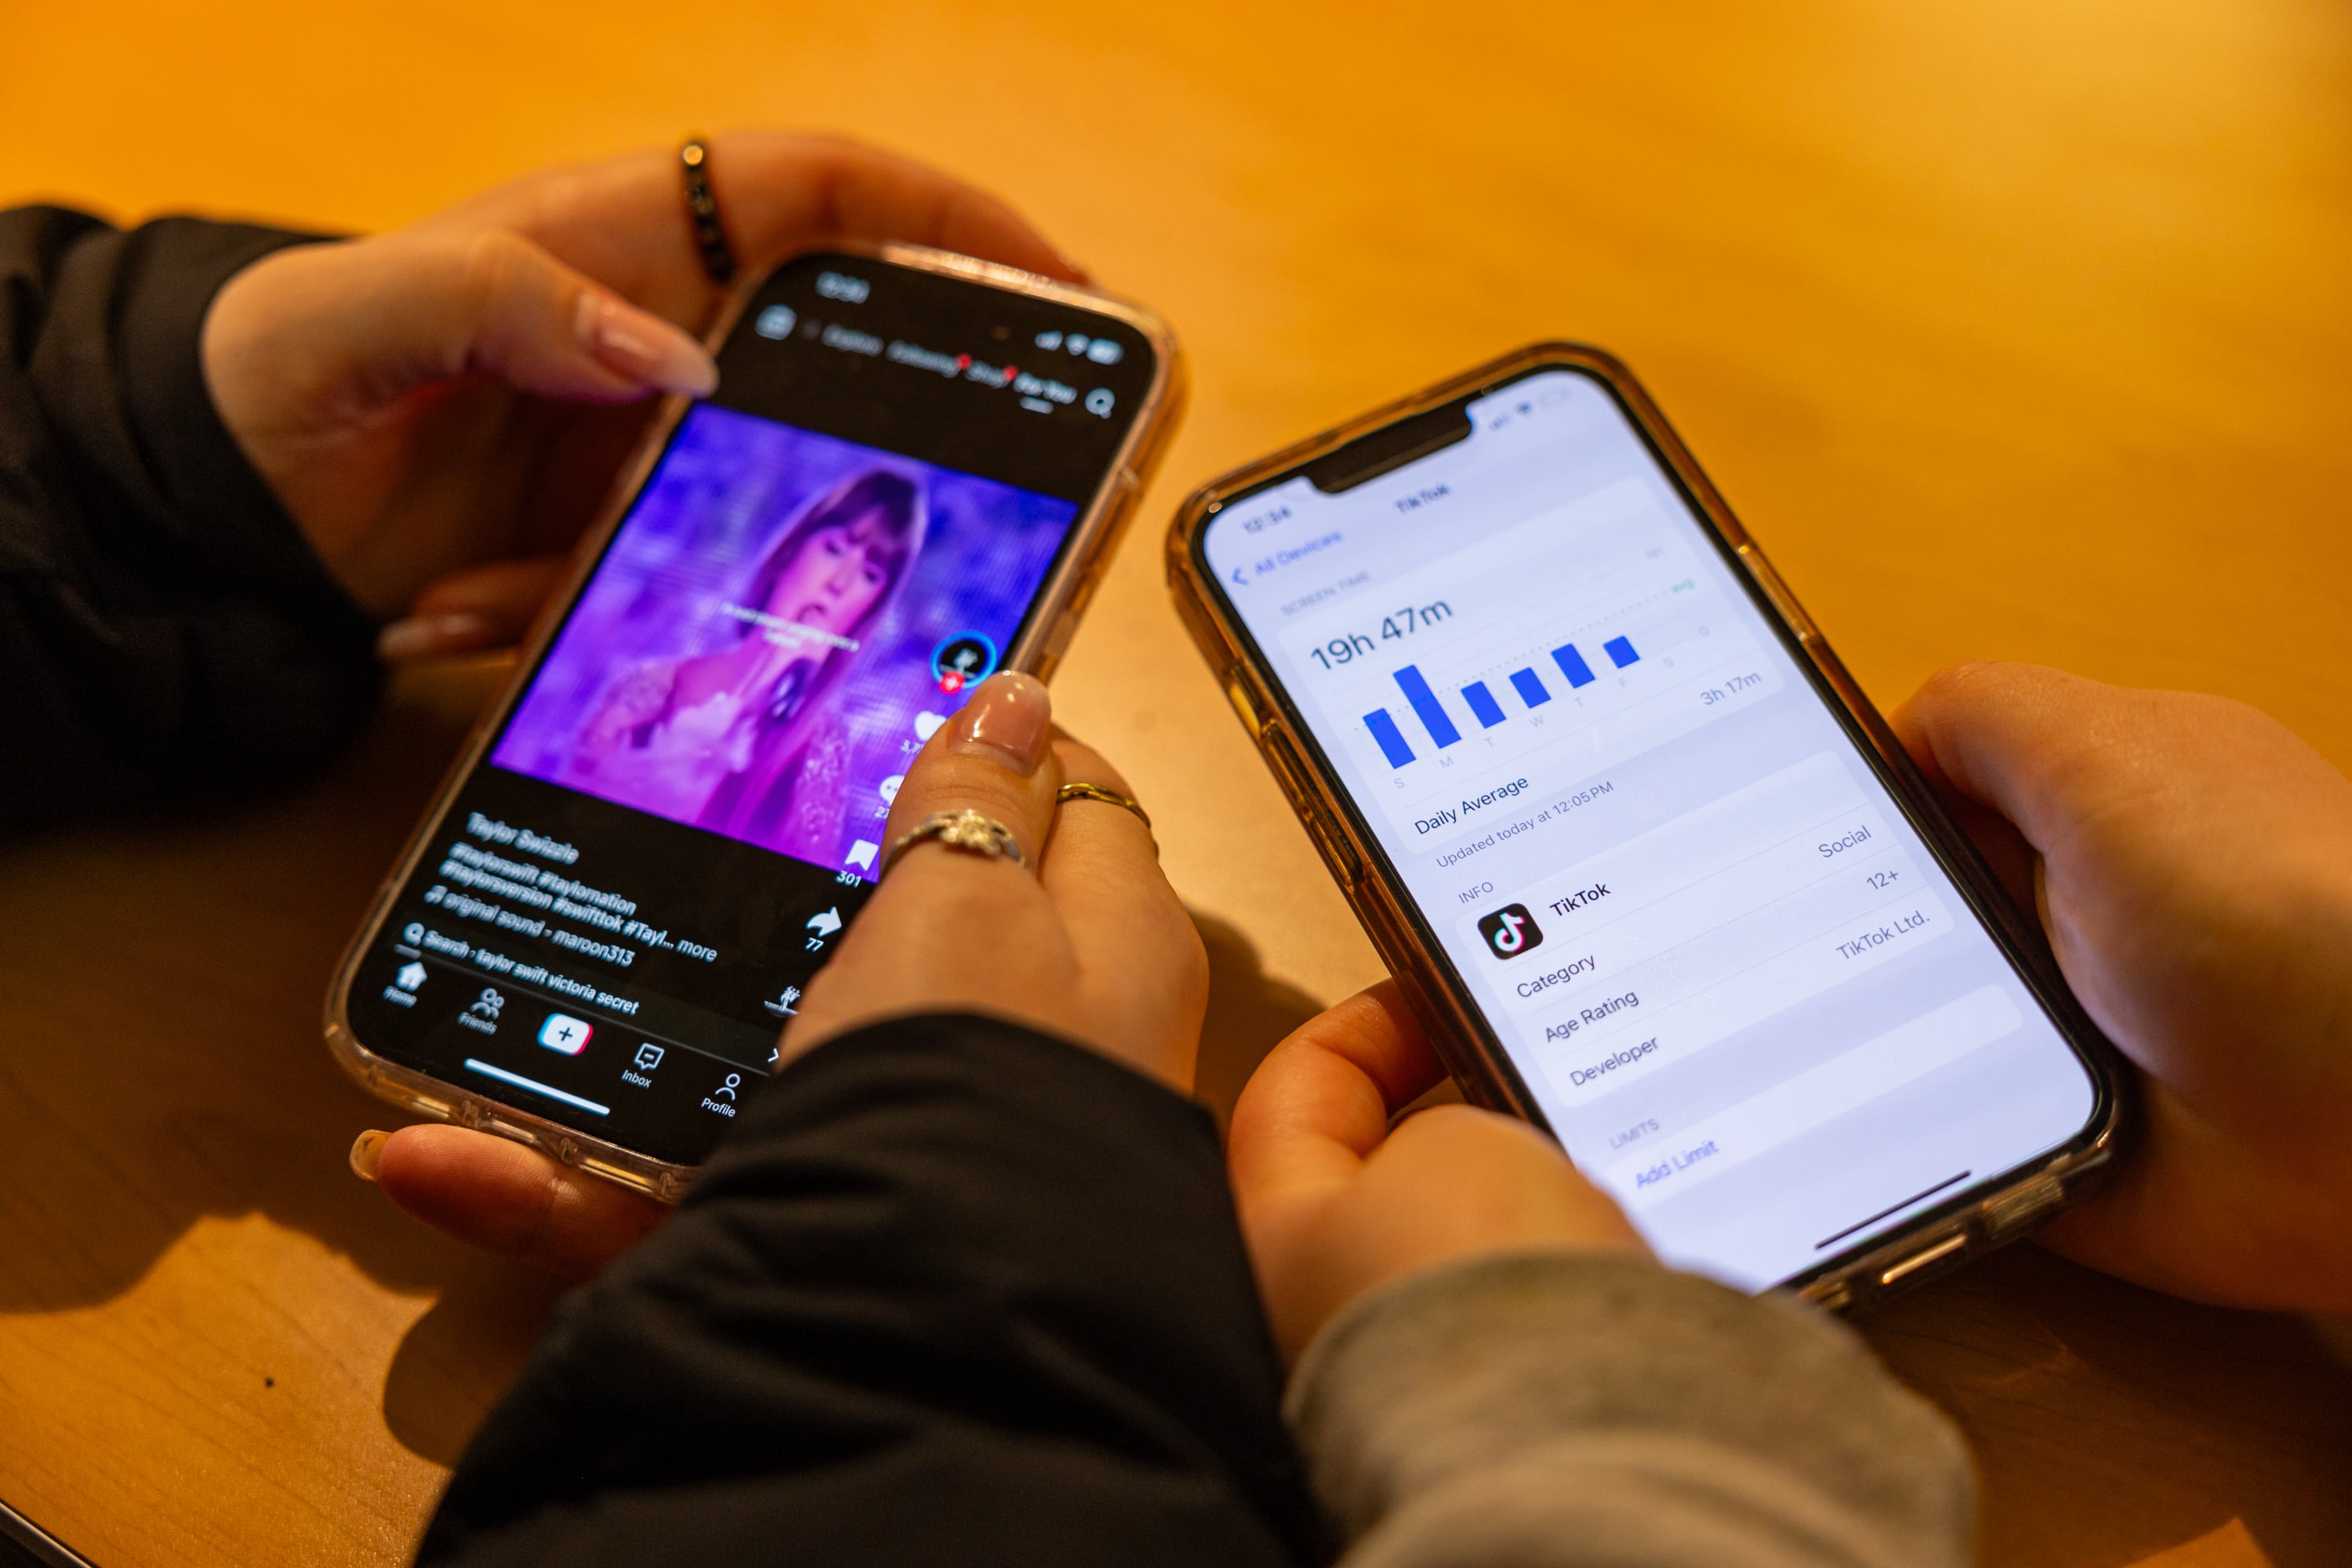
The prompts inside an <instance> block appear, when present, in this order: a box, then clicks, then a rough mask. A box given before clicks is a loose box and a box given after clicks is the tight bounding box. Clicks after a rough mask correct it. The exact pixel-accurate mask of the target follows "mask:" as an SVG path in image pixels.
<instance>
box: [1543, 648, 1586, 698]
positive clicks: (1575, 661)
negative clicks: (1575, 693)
mask: <svg viewBox="0 0 2352 1568" xmlns="http://www.w3.org/2000/svg"><path fill="white" fill-rule="evenodd" d="M1551 661H1552V662H1553V663H1554V664H1556V665H1558V666H1559V672H1560V673H1561V674H1562V675H1565V676H1566V677H1568V683H1569V685H1570V686H1571V687H1574V686H1590V685H1591V684H1592V667H1591V665H1589V664H1587V663H1585V662H1584V656H1583V655H1582V654H1580V653H1579V652H1577V651H1576V645H1575V644H1574V643H1572V642H1570V643H1562V644H1560V645H1559V647H1556V648H1554V649H1552V650H1551Z"/></svg>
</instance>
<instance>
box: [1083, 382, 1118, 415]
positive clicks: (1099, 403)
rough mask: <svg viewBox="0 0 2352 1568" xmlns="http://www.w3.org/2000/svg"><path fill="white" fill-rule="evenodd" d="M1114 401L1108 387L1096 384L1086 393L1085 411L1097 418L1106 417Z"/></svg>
mask: <svg viewBox="0 0 2352 1568" xmlns="http://www.w3.org/2000/svg"><path fill="white" fill-rule="evenodd" d="M1114 401H1115V400H1114V399H1113V398H1112V396H1111V395H1110V388H1109V387H1108V386H1097V387H1096V388H1095V389H1094V390H1093V391H1092V392H1089V393H1087V413H1089V414H1091V415H1093V416H1095V417H1096V418H1097V419H1108V418H1109V417H1110V410H1111V405H1112V403H1113V402H1114Z"/></svg>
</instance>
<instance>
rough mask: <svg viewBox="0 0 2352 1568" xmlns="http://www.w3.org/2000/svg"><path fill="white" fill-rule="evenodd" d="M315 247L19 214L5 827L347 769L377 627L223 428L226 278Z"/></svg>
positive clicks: (8, 327) (7, 499)
mask: <svg viewBox="0 0 2352 1568" xmlns="http://www.w3.org/2000/svg"><path fill="white" fill-rule="evenodd" d="M302 238H303V237H302V236H299V235H291V234H283V233H279V232H277V231H274V230H268V229H258V228H247V227H243V226H235V225H228V224H213V223H202V222H198V221H196V220H194V219H192V218H167V219H163V220H162V221H160V222H156V223H151V224H147V225H145V226H142V227H139V228H135V229H131V230H128V231H118V230H116V229H113V228H110V227H109V226H107V225H105V224H103V223H100V222H99V221H98V220H97V219H96V218H92V217H88V216H83V215H82V214H79V213H72V212H67V211H64V210H62V209H59V208H55V207H26V208H20V209H17V210H15V211H11V212H0V829H5V828H7V827H11V826H21V825H23V824H25V823H27V822H31V821H36V820H38V819H41V818H44V817H48V816H58V815H60V814H62V813H64V812H66V811H68V810H71V809H76V808H80V807H86V806H89V805H100V804H106V803H110V802H119V801H128V800H140V799H158V798H169V797H185V796H190V795H206V794H215V793H219V792H222V791H226V790H230V789H235V788H237V787H240V786H246V785H250V784H256V783H259V782H262V781H265V780H268V779H270V778H272V777H274V776H278V775H281V774H283V773H287V772H289V771H292V770H296V769H299V768H300V767H302V766H303V765H305V764H307V763H311V762H314V761H316V760H317V759H319V758H320V757H322V756H324V755H325V754H326V753H327V752H329V751H331V749H332V748H333V747H334V746H335V745H336V744H337V743H338V742H341V741H342V740H343V739H345V738H346V737H347V736H348V735H349V734H350V732H351V731H352V729H353V728H354V727H355V726H356V724H357V722H358V721H359V720H360V719H361V718H362V716H364V714H365V713H366V711H367V709H368V706H369V704H370V702H371V700H373V696H374V692H375V688H376V680H377V676H376V668H375V662H374V658H373V647H372V643H373V627H372V626H370V625H369V623H368V619H367V617H366V616H365V615H364V614H363V613H362V611H361V610H360V608H359V607H358V606H357V605H355V604H353V603H352V601H351V599H350V598H349V596H348V595H345V593H344V592H343V590H342V588H341V586H340V585H339V584H337V583H336V582H335V580H334V579H333V578H332V577H331V575H329V574H328V573H327V571H326V569H325V568H324V567H323V566H321V565H320V563H319V561H318V559H317V557H316V556H315V555H314V554H313V553H312V552H311V550H310V543H309V542H308V541H307V540H306V539H305V538H304V537H303V535H302V532H301V530H300V529H299V527H297V526H296V524H295V522H294V521H293V520H292V519H291V518H290V517H289V516H288V515H287V513H286V510H285V509H284V508H283V507H282V506H281V505H279V504H278V500H277V498H276V497H275V496H274V495H272V494H271V493H270V490H269V488H268V485H267V484H265V483H264V482H263V480H262V479H261V478H260V476H259V475H257V473H255V472H254V470H253V468H252V466H251V465H250V464H249V463H247V460H246V458H245V456H244V454H243V453H241V452H240V451H239V450H238V449H237V447H236V440H235V439H234V438H233V437H231V436H230V435H229V433H228V431H227V430H226V428H225V427H224V426H222V424H221V421H220V416H219V415H218V414H217V413H216V412H215V410H214V408H213V404H212V398H211V395H210V394H209V393H208V392H207V391H206V389H205V379H204V368H203V362H202V358H201V352H200V333H201V331H202V330H203V325H204V318H205V310H206V309H207V308H208V307H209V306H210V305H211V303H212V299H213V296H214V295H215V293H217V292H218V291H219V289H220V287H221V285H222V284H223V283H226V281H227V280H228V279H229V278H230V277H231V276H232V275H234V274H235V273H236V272H237V271H238V270H239V269H240V268H244V267H246V266H247V265H248V264H250V263H251V262H253V261H255V260H257V259H259V258H261V257H263V256H266V255H268V253H269V252H271V251H273V250H276V249H278V248H279V247H283V246H287V245H291V244H296V243H299V241H300V240H301V239H302Z"/></svg>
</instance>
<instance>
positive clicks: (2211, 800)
mask: <svg viewBox="0 0 2352 1568" xmlns="http://www.w3.org/2000/svg"><path fill="white" fill-rule="evenodd" d="M1895 727H1896V729H1897V731H1899V732H1900V733H1901V735H1902V737H1903V740H1904V743H1905V744H1906V746H1907V747H1908V748H1909V749H1910V751H1911V752H1912V754H1913V755H1914V756H1915V757H1916V759H1917V760H1918V762H1919V763H1920V765H1921V767H1922V768H1923V769H1924V770H1925V771H1926V772H1927V774H1928V777H1929V779H1930V781H1931V782H1933V783H1934V784H1937V786H1938V788H1939V789H1942V790H1944V791H1945V792H1947V793H1948V794H1949V795H1955V796H1957V797H1958V808H1959V809H1960V811H1961V814H1962V818H1963V821H1964V822H1965V823H1966V825H1967V826H1969V830H1970V832H1971V834H1972V835H1973V836H1974V837H1976V838H1977V840H1978V842H1979V845H1980V846H1982V847H1983V848H1984V849H1985V851H1986V854H1987V856H1988V858H1990V859H1991V861H1992V862H1993V865H1994V867H1995V868H1996V869H1997V870H1999V871H2000V873H2001V874H2002V876H2003V878H2004V879H2005V880H2007V881H2009V882H2010V884H2011V888H2012V889H2013V890H2016V891H2018V892H2019V894H2020V897H2021V899H2024V898H2031V899H2032V900H2033V901H2034V903H2035V904H2036V906H2037V907H2038V908H2039V910H2040V911H2041V917H2042V927H2043V929H2044V930H2045V931H2047V932H2048V933H2049V937H2050V942H2051V946H2052V948H2053V951H2054V952H2055V953H2056V955H2057V959H2058V964H2059V967H2060V968H2061V969H2062V970H2063V972H2064V973H2065V976H2066V981H2067V984H2069V985H2071V986H2072V987H2073V988H2074V994H2075V995H2076V996H2077V997H2079V998H2080V999H2081V1000H2082V1003H2083V1005H2084V1008H2085V1009H2086V1010H2087V1011H2088V1012H2089V1013H2090V1015H2091V1017H2092V1019H2093V1020H2094V1021H2095V1022H2096V1023H2097V1025H2098V1026H2099V1027H2100V1028H2101V1029H2102V1030H2103V1031H2105V1034H2106V1036H2107V1037H2108V1038H2109V1039H2111V1040H2113V1041H2114V1042H2115V1043H2116V1046H2117V1047H2120V1048H2121V1049H2122V1050H2123V1052H2124V1054H2125V1055H2126V1056H2127V1057H2128V1058H2131V1061H2132V1063H2133V1064H2134V1065H2135V1066H2137V1068H2138V1069H2139V1072H2140V1078H2141V1085H2140V1087H2141V1090H2142V1094H2141V1100H2142V1104H2143V1107H2144V1111H2145V1117H2144V1121H2145V1125H2144V1127H2143V1128H2142V1130H2141V1141H2140V1142H2139V1144H2138V1146H2137V1147H2136V1148H2134V1149H2132V1150H2131V1151H2130V1152H2129V1153H2128V1154H2127V1156H2126V1160H2125V1161H2124V1163H2123V1164H2122V1168H2121V1169H2120V1170H2119V1171H2118V1172H2117V1173H2116V1181H2115V1184H2114V1185H2113V1186H2111V1187H2110V1188H2108V1189H2107V1190H2106V1191H2105V1193H2103V1194H2100V1195H2099V1196H2098V1197H2097V1198H2095V1199H2094V1200H2093V1201H2092V1202H2090V1203H2089V1204H2086V1205H2084V1206H2083V1207H2082V1208H2079V1209H2076V1210H2074V1211H2072V1212H2070V1213H2068V1214H2066V1215H2062V1216H2061V1217H2060V1218H2059V1219H2058V1220H2057V1221H2056V1222H2055V1223H2053V1225H2051V1226H2049V1227H2048V1228H2047V1229H2046V1230H2045V1231H2043V1232H2042V1236H2043V1237H2044V1239H2046V1240H2047V1242H2048V1243H2049V1245H2050V1246H2051V1247H2053V1248H2054V1249H2056V1250H2057V1251H2059V1252H2061V1253H2063V1254H2064V1255H2066V1256H2068V1257H2071V1258H2075V1259H2077V1260H2079V1261H2081V1262H2083V1263H2086V1264H2089V1265H2090V1266H2091V1267H2093V1268H2100V1269H2104V1270H2105V1271H2107V1272H2109V1273H2112V1274H2117V1275H2121V1276H2122V1277H2124V1278H2125V1279H2132V1280H2137V1281H2138V1282H2139V1283H2141V1284H2144V1285H2149V1286H2153V1287H2155V1288H2156V1289H2161V1290H2168V1291H2171V1292H2173V1293H2174V1294H2177V1295H2182V1296H2189V1297H2193V1298H2196V1299H2198V1300H2208V1301H2217V1302H2224V1303H2228V1304H2231V1305H2236V1306H2247V1307H2263V1308H2274V1309H2295V1310H2316V1311H2327V1312H2336V1313H2352V1225H2347V1220H2352V782H2347V780H2346V779H2345V777H2344V775H2343V774H2342V773H2338V772H2337V771H2336V769H2334V768H2332V767H2330V766H2329V765H2328V764H2327V763H2326V761H2325V760H2324V759H2322V758H2321V757H2320V756H2319V754H2318V753H2317V752H2314V751H2313V750H2312V749H2311V748H2310V747H2309V746H2307V745H2305V744H2304V743H2303V742H2301V741H2300V740H2298V739H2296V738H2295V737H2294V735H2293V734H2292V733H2290V732H2289V731H2287V730H2286V729H2285V728H2284V726H2282V725H2280V724H2278V723H2277V722H2275V721H2273V720H2271V719H2268V718H2266V717H2264V716H2263V714H2261V713H2258V712H2256V711H2254V710H2252V709H2251V708H2248V707H2245V706H2244V705H2242V704H2241V703H2236V702H2231V701H2227V700H2223V699H2221V698H2218V697H2202V696H2195V695H2190V694H2187V693H2181V692H2169V691H2133V690H2126V689H2122V688H2119V687H2113V686H2105V685H2101V684H2100V683H2098V682H2096V681H2091V680H2084V679H2080V678H2078V677H2074V676H2071V675H2064V674H2061V673H2060V672H2058V671H2056V670H2051V669H2040V668H2033V667H2031V666H2026V665H2003V664H1975V665H1963V666H1960V667H1958V668H1954V669H1949V670H1946V671H1944V672H1942V673H1941V674H1939V675H1937V676H1936V677H1935V678H1934V679H1930V680H1929V681H1928V682H1927V685H1926V686H1924V687H1922V688H1921V689H1920V690H1919V692H1918V694H1917V695H1916V696H1915V697H1914V698H1912V700H1910V701H1909V702H1908V703H1907V704H1906V705H1905V706H1904V708H1903V709H1902V710H1900V711H1898V712H1897V713H1896V714H1895Z"/></svg>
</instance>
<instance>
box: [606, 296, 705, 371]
mask: <svg viewBox="0 0 2352 1568" xmlns="http://www.w3.org/2000/svg"><path fill="white" fill-rule="evenodd" d="M578 327H579V331H580V341H581V342H583V344H585V345H586V346H587V349H588V352H589V353H592V354H593V355H595V356H596V358H597V360H598V361H599V362H600V363H603V364H604V366H605V367H606V368H607V369H610V370H616V371H618V372H620V373H621V374H623V375H625V376H628V377H631V378H632V379H634V380H636V381H641V382H643V383H645V384H646V385H647V386H652V387H658V388H659V389H661V390H662V391H664V392H683V393H685V394H686V395H688V396H689V397H708V396H709V395H711V394H712V393H713V392H716V391H717V390H719V366H718V365H717V364H715V363H712V361H711V358H710V355H709V353H706V352H705V351H704V349H703V346H702V345H701V344H700V343H698V342H695V341H694V340H693V339H692V338H690V337H688V336H687V335H686V334H685V333H684V332H682V331H678V330H677V328H676V327H673V326H671V325H670V324H669V323H668V322H667V321H663V320H662V319H661V318H660V317H658V316H652V315H647V314H646V312H645V311H643V310H637V309H636V308H635V307H634V306H630V305H624V304H623V303H621V301H619V300H614V299H609V298H607V297H605V296H604V295H601V294H583V295H582V296H580V319H579V321H578Z"/></svg>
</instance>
